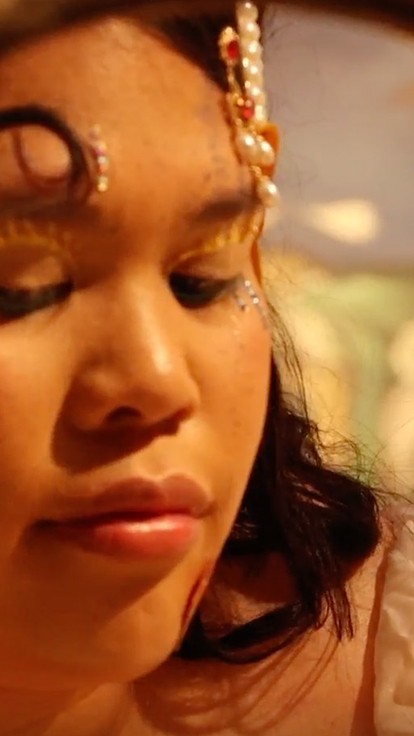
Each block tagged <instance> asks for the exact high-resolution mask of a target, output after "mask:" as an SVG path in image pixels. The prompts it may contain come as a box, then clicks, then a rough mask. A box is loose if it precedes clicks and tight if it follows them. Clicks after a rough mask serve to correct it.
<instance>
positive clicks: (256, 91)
mask: <svg viewBox="0 0 414 736" xmlns="http://www.w3.org/2000/svg"><path fill="white" fill-rule="evenodd" d="M246 90H247V92H248V93H249V97H251V98H252V100H254V102H255V104H256V105H264V104H265V103H266V95H265V93H264V91H263V87H259V86H258V85H257V84H252V83H251V82H250V81H247V82H246Z"/></svg>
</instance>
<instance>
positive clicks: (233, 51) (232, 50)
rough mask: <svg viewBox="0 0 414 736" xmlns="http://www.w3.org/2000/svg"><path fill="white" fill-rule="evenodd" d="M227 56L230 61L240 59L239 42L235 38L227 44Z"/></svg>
mask: <svg viewBox="0 0 414 736" xmlns="http://www.w3.org/2000/svg"><path fill="white" fill-rule="evenodd" d="M227 56H228V58H229V60H230V61H231V62H233V63H234V62H236V61H239V59H240V44H239V42H238V41H237V39H233V41H230V42H229V43H228V44H227Z"/></svg>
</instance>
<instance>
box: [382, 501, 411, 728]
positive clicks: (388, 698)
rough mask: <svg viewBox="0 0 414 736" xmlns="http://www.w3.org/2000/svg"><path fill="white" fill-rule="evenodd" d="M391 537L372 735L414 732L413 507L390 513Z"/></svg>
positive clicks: (397, 509)
mask: <svg viewBox="0 0 414 736" xmlns="http://www.w3.org/2000/svg"><path fill="white" fill-rule="evenodd" d="M392 521H393V522H394V524H395V534H396V542H395V545H394V546H393V548H392V550H391V552H389V555H388V559H387V563H386V564H387V569H386V577H385V585H384V590H383V598H382V604H381V610H380V620H379V626H378V632H377V638H376V645H375V680H376V681H375V725H376V729H377V736H413V735H414V506H404V507H396V508H395V509H393V512H392Z"/></svg>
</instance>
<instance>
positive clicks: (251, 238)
mask: <svg viewBox="0 0 414 736" xmlns="http://www.w3.org/2000/svg"><path fill="white" fill-rule="evenodd" d="M262 225H263V212H262V211H261V210H257V209H256V210H255V211H253V212H252V213H249V214H248V215H247V214H246V213H245V214H244V216H240V215H239V217H237V218H235V219H234V220H233V221H232V222H230V223H229V224H227V225H226V226H222V227H221V228H220V229H219V230H218V231H217V232H216V233H215V234H214V235H212V236H211V235H210V236H209V237H207V238H205V239H202V242H200V244H199V245H197V246H195V247H194V248H192V249H191V250H186V251H185V252H184V253H182V255H181V256H180V257H179V259H178V261H177V264H178V265H179V264H181V263H187V262H189V261H192V260H195V259H196V258H200V257H203V256H208V255H213V254H215V253H219V252H220V251H223V250H225V249H227V248H230V247H231V246H234V245H235V246H237V245H239V246H241V247H244V248H245V247H251V246H252V245H253V244H254V242H255V241H256V240H257V238H258V237H259V235H260V231H261V228H262Z"/></svg>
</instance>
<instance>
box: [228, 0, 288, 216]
mask: <svg viewBox="0 0 414 736" xmlns="http://www.w3.org/2000/svg"><path fill="white" fill-rule="evenodd" d="M258 17H259V11H258V9H257V7H256V5H255V4H254V3H251V2H237V3H236V18H237V27H238V29H237V31H236V30H235V29H234V28H231V27H230V26H228V27H227V28H225V29H224V30H223V31H222V33H221V34H220V41H219V46H220V54H221V58H222V60H223V61H224V63H225V65H226V70H227V78H228V85H229V91H228V94H227V100H228V108H229V113H230V118H231V121H232V124H233V126H234V133H235V144H236V149H237V153H238V155H239V159H240V161H241V162H242V163H245V164H247V165H248V166H249V168H250V169H251V171H252V173H253V176H254V179H255V182H256V187H257V194H258V197H259V199H260V201H261V202H262V203H263V205H264V206H265V207H274V206H275V205H276V204H277V203H278V200H279V194H278V190H277V187H276V184H275V183H274V182H273V181H272V179H271V177H270V176H268V174H267V173H266V172H267V171H269V169H272V168H273V166H274V164H275V162H276V151H275V149H274V147H273V146H272V145H271V143H269V141H268V140H266V136H265V129H266V127H267V126H268V124H269V119H268V113H267V104H266V92H265V87H264V79H263V67H264V65H263V47H262V45H261V43H260V38H261V30H260V26H259V24H258Z"/></svg>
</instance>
